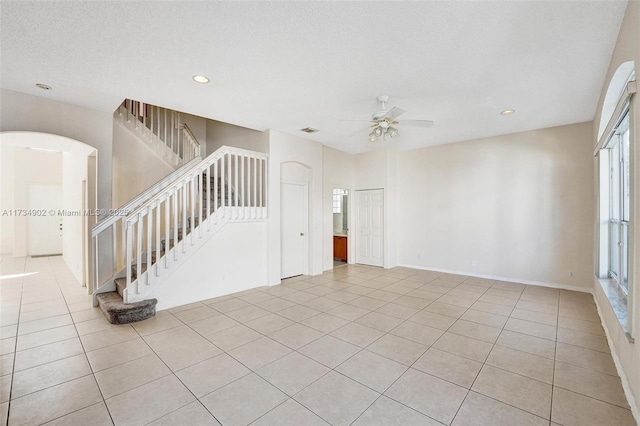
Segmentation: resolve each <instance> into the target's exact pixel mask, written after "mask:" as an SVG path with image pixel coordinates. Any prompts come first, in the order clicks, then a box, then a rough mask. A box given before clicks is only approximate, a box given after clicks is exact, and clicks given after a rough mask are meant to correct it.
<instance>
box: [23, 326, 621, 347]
mask: <svg viewBox="0 0 640 426" xmlns="http://www.w3.org/2000/svg"><path fill="white" fill-rule="evenodd" d="M18 342H19V340H18ZM558 342H561V343H567V344H569V345H573V346H580V347H583V348H587V349H593V350H594V351H600V352H606V353H609V352H611V351H610V350H609V344H608V343H607V338H606V337H603V336H596V335H594V334H589V333H583V332H581V331H575V330H569V329H566V328H562V327H560V328H558Z"/></svg>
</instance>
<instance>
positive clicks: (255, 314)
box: [226, 306, 270, 323]
mask: <svg viewBox="0 0 640 426" xmlns="http://www.w3.org/2000/svg"><path fill="white" fill-rule="evenodd" d="M269 313H270V312H269V311H267V310H266V309H262V308H259V307H257V306H247V307H244V308H240V309H236V310H234V311H230V312H227V313H226V315H227V316H229V317H231V318H232V319H234V320H236V321H238V322H241V323H245V322H249V321H252V320H254V319H257V318H261V317H264V316H266V315H269Z"/></svg>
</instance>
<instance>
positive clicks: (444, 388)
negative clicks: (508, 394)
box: [385, 368, 467, 424]
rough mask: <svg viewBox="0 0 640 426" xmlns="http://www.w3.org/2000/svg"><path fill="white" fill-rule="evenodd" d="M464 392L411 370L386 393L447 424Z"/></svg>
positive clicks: (456, 409) (464, 394)
mask: <svg viewBox="0 0 640 426" xmlns="http://www.w3.org/2000/svg"><path fill="white" fill-rule="evenodd" d="M466 395H467V390H466V389H465V388H463V387H460V386H457V385H454V384H453V383H449V382H447V381H444V380H441V379H438V378H437V377H434V376H431V375H429V374H425V373H422V372H420V371H418V370H414V369H412V368H410V369H409V370H408V371H407V372H406V373H404V374H403V375H402V377H400V379H398V380H397V381H396V382H395V383H394V384H393V385H392V386H391V387H390V388H389V389H388V390H387V391H386V392H385V396H388V397H389V398H391V399H394V400H396V401H398V402H400V403H402V404H404V405H407V406H409V407H411V408H413V409H414V410H417V411H419V412H421V413H422V414H425V415H427V416H429V417H431V418H433V419H435V420H438V421H439V422H442V423H445V424H449V423H451V421H452V420H453V417H454V416H455V414H456V412H457V411H458V408H459V407H460V405H461V404H462V401H463V400H464V397H465V396H466Z"/></svg>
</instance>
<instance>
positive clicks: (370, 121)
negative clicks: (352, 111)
mask: <svg viewBox="0 0 640 426" xmlns="http://www.w3.org/2000/svg"><path fill="white" fill-rule="evenodd" d="M340 121H367V122H369V123H373V122H374V121H373V120H346V119H342V118H341V119H340Z"/></svg>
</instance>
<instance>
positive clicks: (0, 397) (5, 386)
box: [0, 374, 13, 403]
mask: <svg viewBox="0 0 640 426" xmlns="http://www.w3.org/2000/svg"><path fill="white" fill-rule="evenodd" d="M12 379H13V377H12V375H11V374H7V375H5V376H0V403H5V402H9V398H10V397H11V381H12Z"/></svg>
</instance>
